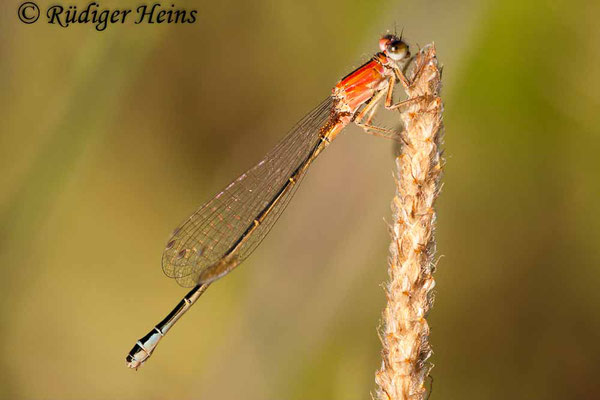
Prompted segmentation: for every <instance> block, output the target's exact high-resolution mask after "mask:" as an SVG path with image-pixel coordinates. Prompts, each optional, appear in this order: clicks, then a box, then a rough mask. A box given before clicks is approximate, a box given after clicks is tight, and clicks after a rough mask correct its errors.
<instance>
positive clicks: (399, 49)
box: [384, 39, 410, 61]
mask: <svg viewBox="0 0 600 400" xmlns="http://www.w3.org/2000/svg"><path fill="white" fill-rule="evenodd" d="M384 51H385V53H386V54H387V55H388V57H390V58H391V59H392V60H394V61H400V60H403V59H405V58H408V57H410V51H409V50H408V46H407V45H406V43H404V42H403V41H402V40H400V39H396V40H391V41H389V42H387V44H386V46H385V50H384Z"/></svg>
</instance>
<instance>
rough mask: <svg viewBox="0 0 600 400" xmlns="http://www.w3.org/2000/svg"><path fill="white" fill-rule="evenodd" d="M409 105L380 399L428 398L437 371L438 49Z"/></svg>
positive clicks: (417, 76)
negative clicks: (433, 329) (432, 335)
mask: <svg viewBox="0 0 600 400" xmlns="http://www.w3.org/2000/svg"><path fill="white" fill-rule="evenodd" d="M415 65H416V67H415V73H414V78H413V80H412V84H411V85H410V87H408V88H405V91H406V93H407V95H408V97H409V99H412V100H410V102H409V103H408V104H407V106H406V107H405V111H403V112H402V113H401V118H402V121H403V123H404V131H403V132H402V142H403V145H402V150H401V154H400V155H399V156H398V157H397V158H396V168H397V172H396V193H395V196H394V199H393V202H392V214H393V219H394V220H393V224H392V226H391V227H390V228H391V236H392V242H391V245H390V257H389V270H388V273H389V277H390V281H389V282H388V283H387V285H386V295H387V305H386V307H385V310H384V311H383V321H382V327H381V331H380V336H381V342H382V345H383V350H382V358H383V361H382V365H381V368H380V370H379V371H377V373H376V377H375V381H376V382H377V385H378V389H377V397H378V398H379V399H380V400H390V399H391V400H401V399H424V398H425V395H426V393H427V390H426V388H425V380H426V379H427V376H428V374H429V371H430V369H431V368H432V365H431V364H430V363H429V362H427V359H428V358H429V357H430V355H431V353H432V351H431V347H430V345H429V325H428V324H427V320H426V319H425V316H426V315H427V312H428V311H429V309H430V307H431V306H432V302H433V297H432V289H433V287H434V286H435V281H434V279H433V275H432V273H433V271H434V269H435V265H434V261H433V256H434V253H435V241H434V224H435V218H436V215H435V211H434V208H433V206H434V202H435V199H436V198H437V196H438V194H439V191H440V176H441V172H442V163H443V159H442V156H441V150H440V145H441V141H442V130H443V129H442V102H441V99H440V98H439V96H438V95H439V91H440V87H441V71H440V68H439V66H438V61H437V58H436V54H435V47H434V46H433V45H430V46H427V47H425V48H424V49H423V50H422V51H421V52H420V53H419V54H418V56H417V58H416V62H415Z"/></svg>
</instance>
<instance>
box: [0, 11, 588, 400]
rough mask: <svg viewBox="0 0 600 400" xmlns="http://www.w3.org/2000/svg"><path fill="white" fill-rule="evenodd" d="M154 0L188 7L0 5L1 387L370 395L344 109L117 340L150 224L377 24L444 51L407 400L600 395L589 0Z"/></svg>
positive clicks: (202, 192)
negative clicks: (264, 229)
mask: <svg viewBox="0 0 600 400" xmlns="http://www.w3.org/2000/svg"><path fill="white" fill-rule="evenodd" d="M55 3H58V4H63V5H69V4H77V5H79V6H82V5H86V4H87V2H83V1H75V0H70V1H67V0H64V1H59V2H52V3H51V2H50V1H45V0H44V1H42V0H40V1H39V3H38V4H39V5H40V8H42V9H43V10H44V9H45V8H46V7H47V6H48V5H50V4H55ZM142 3H144V2H140V1H137V0H136V1H130V0H122V1H108V0H106V1H102V2H101V5H102V6H103V7H111V8H114V7H117V6H118V7H120V8H135V7H136V6H138V5H139V4H142ZM147 3H151V2H147ZM173 3H174V4H176V5H177V6H178V7H181V8H187V9H191V8H196V9H198V21H197V22H196V23H195V24H193V25H134V24H132V23H128V24H126V25H123V26H120V25H119V26H112V27H109V28H108V29H107V30H106V31H104V32H96V31H95V30H94V28H93V26H91V25H76V26H72V27H69V28H68V29H64V28H60V27H58V26H51V25H48V24H46V23H45V21H43V18H42V19H40V21H38V22H37V23H35V24H32V25H25V24H23V23H21V22H19V21H18V19H17V15H16V9H17V7H18V5H19V4H20V2H19V1H14V0H10V1H7V2H6V1H5V2H2V4H1V5H0V14H1V21H0V34H1V36H2V40H1V41H0V85H1V95H0V106H1V107H0V119H1V120H2V129H1V135H0V168H1V171H2V173H1V174H0V265H1V268H2V279H1V280H0V289H1V291H0V293H1V299H2V302H1V303H0V321H1V322H0V323H1V327H2V329H1V330H0V370H1V371H2V373H1V374H0V398H6V399H9V398H10V399H106V398H117V399H141V398H144V399H163V398H181V399H192V398H194V399H200V398H202V399H211V398H220V399H238V398H242V399H274V398H277V399H367V398H369V392H370V391H372V390H373V389H374V387H375V386H374V373H375V370H376V369H377V368H378V367H379V363H380V356H379V351H380V344H379V342H378V338H377V334H376V327H377V325H378V322H379V319H380V313H381V310H382V309H383V306H384V300H385V299H384V293H383V291H382V289H381V287H380V284H381V283H382V282H383V281H384V280H385V279H386V269H387V264H386V259H387V247H388V243H389V242H388V233H387V230H386V225H385V224H384V222H383V218H389V215H390V212H389V203H390V200H391V198H392V194H393V180H392V177H391V170H392V166H393V164H392V160H393V156H392V154H393V151H392V147H393V146H392V144H391V143H390V142H389V141H386V140H383V139H377V138H374V137H371V136H368V135H364V134H362V132H361V131H360V130H359V129H358V128H355V127H351V128H349V129H347V131H346V133H345V134H344V135H342V136H341V137H339V139H338V140H337V141H336V142H335V144H334V145H333V146H331V147H329V149H328V150H327V152H326V153H325V154H323V156H321V157H320V158H319V159H318V161H317V162H316V163H315V164H314V165H313V167H312V168H311V171H310V173H309V175H308V177H307V179H306V180H305V181H304V183H303V187H302V188H301V189H300V191H299V192H298V194H297V195H296V197H295V199H294V201H293V202H292V203H291V205H290V206H289V207H288V210H287V212H286V213H285V214H284V215H283V217H282V218H281V220H280V221H279V222H278V224H277V225H276V227H275V228H274V229H273V231H272V232H271V234H270V236H269V237H268V238H267V240H265V241H264V242H263V244H262V246H260V248H259V249H258V250H257V251H256V252H255V253H254V254H253V256H252V257H250V258H249V259H248V260H247V261H246V262H245V263H244V264H243V266H242V267H241V268H239V269H238V270H236V271H235V272H234V273H232V274H231V275H230V276H228V277H227V278H226V279H223V280H222V281H219V282H218V284H215V285H214V286H213V287H211V289H210V290H209V291H208V292H207V293H206V295H205V296H203V298H202V299H201V301H200V302H199V303H198V304H197V305H196V306H195V307H194V309H193V310H192V311H191V312H190V313H189V314H188V315H187V316H186V317H185V318H184V319H183V320H182V321H181V322H180V323H179V324H178V325H177V327H176V328H175V329H173V331H171V333H170V334H169V337H168V338H167V339H166V340H165V341H164V342H163V343H162V344H161V346H160V347H159V349H158V350H157V352H156V353H155V355H154V356H153V357H152V359H150V361H149V362H148V363H147V364H146V365H144V366H143V368H141V369H140V370H139V371H138V372H135V371H131V370H128V369H127V368H126V367H125V355H126V354H127V352H128V351H129V349H130V348H131V347H132V346H133V344H134V342H135V340H136V339H138V338H139V337H140V336H142V335H143V334H144V333H146V332H147V331H148V330H149V329H150V328H151V327H152V326H153V324H155V323H156V322H158V321H159V320H160V319H161V318H162V317H163V316H164V315H165V314H166V313H167V312H168V311H169V310H170V309H171V308H172V307H173V306H174V305H175V303H176V302H177V301H179V299H180V297H181V296H183V295H184V294H185V292H186V291H185V290H184V289H182V288H180V287H178V286H177V285H176V283H175V282H174V281H170V280H168V279H167V278H166V277H164V276H163V274H162V272H161V269H160V258H161V253H162V250H163V246H164V244H165V242H166V240H167V238H168V236H169V234H170V232H171V231H172V229H173V228H174V227H175V226H176V225H177V224H178V223H179V222H180V221H181V220H182V219H184V218H185V217H186V216H187V215H188V214H189V213H191V212H192V211H193V210H194V209H195V208H196V207H197V206H199V205H200V204H201V203H202V202H204V201H205V200H207V199H208V198H209V197H210V196H211V195H213V194H214V193H216V192H217V191H219V190H220V189H222V188H223V187H224V186H225V185H226V184H227V183H228V182H229V181H230V180H232V179H233V178H235V177H236V176H238V175H239V174H240V173H241V172H243V171H244V170H245V169H246V168H248V167H250V166H251V165H253V164H254V163H255V162H257V161H258V160H259V159H260V158H261V157H262V156H263V154H264V153H266V152H267V151H268V150H269V149H270V148H271V147H272V146H273V145H274V144H275V143H276V142H277V141H278V139H279V138H280V137H281V136H282V135H283V134H284V133H285V132H286V131H287V129H288V128H289V127H290V126H292V125H293V124H294V123H295V122H296V120H298V119H299V118H300V117H301V116H302V115H303V114H304V113H306V112H308V111H309V110H310V109H311V108H312V107H313V106H314V105H316V104H317V103H319V102H320V100H322V99H323V98H324V97H325V96H327V95H328V94H329V91H330V89H331V87H332V86H333V85H334V84H335V83H336V82H337V80H338V79H339V78H341V77H342V76H344V75H345V74H346V73H348V72H349V71H351V70H352V69H353V68H354V67H356V66H358V65H360V64H361V63H362V62H364V61H365V60H367V59H368V57H370V55H371V54H373V53H374V52H375V51H376V50H377V40H378V39H379V36H380V35H381V34H382V33H385V32H386V30H388V29H392V30H393V29H394V25H395V24H396V25H397V27H398V29H400V28H404V33H405V37H406V38H407V40H408V41H409V43H410V44H412V45H413V48H415V47H416V46H415V44H417V43H418V44H420V45H424V44H426V43H429V42H432V41H435V43H436V46H437V49H438V55H439V58H440V60H441V62H442V63H443V64H444V66H445V68H444V91H443V99H444V102H445V124H446V144H445V149H446V153H445V154H446V157H447V167H446V173H445V177H444V189H443V193H442V196H441V197H440V199H439V201H438V211H439V217H438V230H437V238H438V254H439V255H443V257H442V259H441V261H440V263H439V266H438V272H437V274H436V280H437V289H436V290H437V292H436V304H435V307H434V309H433V311H432V312H431V314H430V317H429V321H430V325H431V330H432V337H431V341H432V345H433V349H434V352H435V355H434V357H433V358H432V361H433V363H434V364H435V368H434V369H433V371H432V375H433V377H434V379H435V383H434V391H433V394H432V399H458V398H463V399H476V398H485V399H504V398H519V399H531V398H539V399H565V398H585V399H588V398H589V399H591V398H598V397H600V384H599V383H598V382H599V380H598V375H599V373H600V366H599V362H598V361H599V360H600V345H599V338H600V333H599V332H600V312H599V310H600V291H599V290H598V288H599V287H600V269H599V264H600V251H599V248H598V242H599V239H600V233H599V232H600V201H599V198H600V174H599V173H598V169H599V167H598V154H599V153H600V128H599V127H600V112H599V108H600V94H599V93H600V92H599V90H598V89H600V75H599V74H598V65H600V30H599V29H598V23H597V19H598V16H599V15H600V6H599V3H598V2H593V1H578V0H574V1H517V0H510V1H475V0H469V1H461V2H443V1H427V2H423V1H370V2H364V1H357V0H353V1H343V2H342V1H335V2H327V1H323V0H319V1H314V0H310V1H296V0H294V1H290V0H278V1H262V0H257V1H250V2H246V1H231V0H223V1H219V2H208V1H206V2H202V1H192V0H187V1H184V0H178V1H175V2H173ZM165 4H167V3H165ZM169 4H170V3H169Z"/></svg>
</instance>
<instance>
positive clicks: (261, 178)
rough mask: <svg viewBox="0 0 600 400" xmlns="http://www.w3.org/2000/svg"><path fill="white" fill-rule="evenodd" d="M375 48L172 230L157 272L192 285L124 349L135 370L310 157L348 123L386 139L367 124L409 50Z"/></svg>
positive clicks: (275, 208)
mask: <svg viewBox="0 0 600 400" xmlns="http://www.w3.org/2000/svg"><path fill="white" fill-rule="evenodd" d="M379 47H380V49H381V51H380V52H379V53H377V54H375V55H374V56H373V57H372V58H371V59H370V60H369V61H368V62H366V63H365V64H364V65H362V66H361V67H359V68H357V69H356V70H354V71H353V72H351V73H350V74H348V75H347V76H346V77H345V78H343V79H342V80H341V81H340V82H338V84H337V85H336V86H335V88H334V89H333V93H332V94H331V96H329V97H328V98H327V99H326V100H325V101H323V102H322V103H321V104H319V105H318V106H317V107H316V108H315V109H314V110H313V111H311V112H310V113H308V115H306V116H305V117H304V118H302V120H300V122H298V123H297V124H296V126H295V127H294V128H292V130H291V131H290V132H289V133H288V134H287V135H286V136H285V138H284V139H283V140H281V142H279V144H278V145H277V146H275V148H274V149H273V150H271V151H270V152H269V153H268V154H267V155H266V156H265V158H264V159H263V160H262V161H260V162H259V163H258V164H257V165H256V166H254V167H253V168H251V169H249V170H248V171H247V172H245V173H243V174H242V175H241V176H240V177H239V178H237V179H236V180H235V181H233V182H232V183H231V184H230V185H229V186H227V187H226V188H225V189H224V190H223V191H222V192H220V193H218V194H217V195H216V196H215V197H214V198H213V199H212V200H210V201H208V202H207V203H206V204H204V205H203V206H201V207H200V208H199V209H198V210H197V211H196V212H195V213H194V214H192V215H191V216H190V217H189V218H188V219H187V220H186V221H185V222H184V223H183V224H181V225H180V226H179V227H178V228H177V229H176V230H175V232H174V233H173V235H172V236H171V238H170V239H169V242H168V243H167V246H166V248H165V250H164V253H163V257H162V268H163V271H164V273H165V274H166V275H167V276H169V277H171V278H175V280H177V282H178V283H179V284H180V285H181V286H184V287H193V289H192V290H191V291H190V292H189V293H188V294H187V295H186V296H185V297H184V298H183V300H181V301H180V302H179V304H177V306H176V307H175V308H174V309H173V311H171V312H170V313H169V315H167V317H166V318H165V319H163V320H162V321H161V322H159V323H158V324H157V325H156V326H155V327H154V328H153V329H152V330H151V331H150V332H149V333H148V334H147V335H145V336H144V337H142V338H141V339H140V340H138V341H137V343H136V344H135V346H134V347H133V349H131V351H130V352H129V354H128V355H127V359H126V360H127V366H128V367H130V368H136V369H137V368H138V367H139V366H140V365H141V364H142V363H143V362H144V361H146V360H147V359H148V357H150V355H151V354H152V352H153V351H154V349H155V348H156V346H157V344H158V342H159V341H160V339H161V338H162V337H163V336H164V335H165V334H166V333H167V331H168V330H169V329H171V327H172V326H173V325H174V324H175V322H177V320H178V319H179V318H181V316H182V315H183V314H184V313H185V312H186V311H187V310H189V308H190V307H191V306H192V305H193V304H194V303H195V302H196V300H198V298H199V297H200V296H201V295H202V293H204V291H205V290H206V289H207V288H208V286H209V285H210V284H211V283H212V282H214V281H215V280H217V279H219V278H220V277H222V276H224V275H226V274H227V273H229V272H230V271H231V270H233V269H234V268H236V267H237V266H238V265H239V264H240V263H241V262H242V261H243V260H244V259H246V258H247V257H248V256H249V255H250V253H252V251H253V250H254V249H255V248H256V247H257V246H258V245H259V244H260V242H261V241H262V240H263V239H264V237H265V236H266V235H267V233H268V232H269V230H270V229H271V227H272V226H273V224H274V223H275V222H276V221H277V219H278V218H279V216H280V215H281V213H282V212H283V210H284V209H285V207H286V205H287V204H288V202H289V201H290V199H291V198H292V196H293V195H294V192H295V190H296V189H297V188H298V186H299V184H300V181H301V180H302V178H303V177H304V175H305V173H306V170H307V169H308V167H309V166H310V164H311V163H312V162H313V161H314V159H315V158H316V157H317V156H318V155H319V154H320V153H321V152H322V151H323V150H324V149H325V148H326V147H327V146H328V145H329V144H330V143H331V142H332V141H333V140H334V139H335V138H336V137H337V135H338V134H339V133H340V132H341V131H342V130H343V129H344V128H345V127H346V126H347V125H348V124H350V123H352V122H353V123H355V124H357V125H358V126H360V127H362V128H363V129H364V130H365V131H366V132H367V133H371V134H375V135H379V136H388V137H392V136H394V135H397V134H395V133H394V132H393V131H390V130H387V129H385V128H381V127H377V126H374V125H372V124H371V121H372V118H373V115H374V112H375V109H376V106H377V105H378V103H379V102H380V100H381V99H382V98H383V97H384V96H385V107H386V108H388V109H397V108H399V107H401V106H402V105H404V104H406V103H407V102H409V101H411V100H405V101H401V102H397V103H393V101H392V94H393V91H394V85H395V83H396V82H398V81H399V82H401V83H402V85H403V86H404V87H405V88H408V87H409V86H410V82H409V81H408V80H407V79H406V77H405V75H404V69H405V67H406V66H407V64H408V63H409V61H410V52H409V49H408V46H407V44H406V43H405V42H404V41H403V40H402V38H401V37H400V38H399V37H397V36H395V35H385V36H383V37H382V38H381V39H380V40H379Z"/></svg>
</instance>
